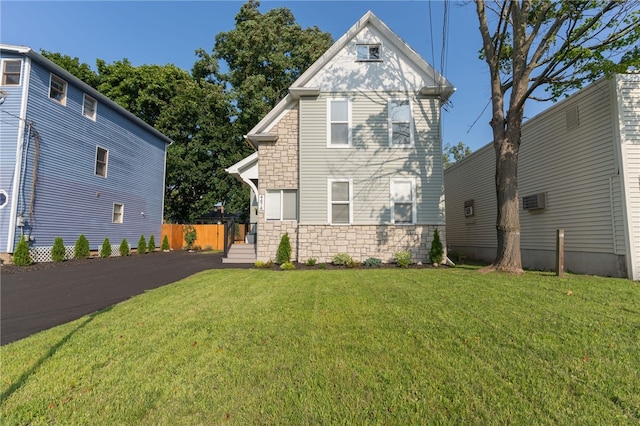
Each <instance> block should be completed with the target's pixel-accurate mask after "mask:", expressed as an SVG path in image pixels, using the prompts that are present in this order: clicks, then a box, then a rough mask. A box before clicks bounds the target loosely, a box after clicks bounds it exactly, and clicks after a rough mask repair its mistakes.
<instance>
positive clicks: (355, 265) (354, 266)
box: [347, 260, 362, 268]
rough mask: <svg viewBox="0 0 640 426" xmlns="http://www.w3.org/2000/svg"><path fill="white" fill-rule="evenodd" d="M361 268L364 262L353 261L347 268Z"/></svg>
mask: <svg viewBox="0 0 640 426" xmlns="http://www.w3.org/2000/svg"><path fill="white" fill-rule="evenodd" d="M360 266H362V262H360V261H357V260H353V261H351V263H347V268H359V267H360Z"/></svg>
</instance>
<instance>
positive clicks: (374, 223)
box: [227, 12, 455, 262]
mask: <svg viewBox="0 0 640 426" xmlns="http://www.w3.org/2000/svg"><path fill="white" fill-rule="evenodd" d="M454 90H455V89H454V87H453V86H452V85H451V83H449V82H448V81H447V80H446V79H445V78H444V77H443V76H442V75H440V74H439V73H438V72H437V71H436V70H435V69H434V68H433V67H432V66H430V65H429V64H428V63H427V62H426V61H425V60H424V59H422V58H421V57H420V56H419V55H418V54H417V53H416V52H415V51H414V50H413V49H412V48H410V47H409V46H408V45H407V44H406V43H405V42H404V41H402V40H401V39H400V38H399V37H398V36H397V35H396V34H394V33H393V32H392V31H391V30H390V29H389V28H388V27H387V26H386V25H385V24H384V23H383V22H382V21H380V19H378V18H377V17H376V16H375V15H374V14H373V13H372V12H368V13H367V14H365V15H364V16H363V17H362V18H361V19H360V20H359V21H358V22H357V23H356V24H355V25H354V26H353V27H351V29H349V31H348V32H347V33H346V34H345V35H343V36H342V37H341V38H340V39H339V40H338V41H337V42H336V43H335V44H334V45H333V46H332V47H331V48H329V50H327V52H326V53H325V54H324V55H322V56H321V57H320V58H319V59H318V60H317V61H316V62H315V63H314V64H313V65H312V66H311V67H310V68H309V69H308V70H307V71H306V72H304V73H303V74H302V75H301V76H300V77H299V78H298V80H296V81H295V82H294V83H293V84H292V86H291V87H290V88H289V93H288V95H287V96H286V97H285V98H284V99H283V100H282V101H281V102H280V103H278V104H277V105H276V106H275V108H273V110H271V111H270V112H269V114H267V115H266V116H265V117H264V118H263V119H262V120H261V121H260V122H259V123H258V124H257V125H256V126H255V127H254V128H253V129H252V130H251V131H250V132H249V134H248V135H246V139H247V140H248V141H249V143H250V144H251V145H252V146H253V147H254V148H255V149H256V152H255V153H253V154H252V155H250V156H249V157H247V158H245V159H244V160H242V161H240V162H239V163H237V164H235V165H233V166H232V167H230V168H228V169H227V171H228V172H229V173H231V174H233V175H234V176H236V177H238V178H239V179H241V180H242V181H243V182H245V183H246V184H247V185H248V186H249V187H250V188H251V190H252V193H253V202H252V207H251V210H252V212H251V213H252V222H254V223H253V227H254V229H255V234H256V236H255V244H256V247H255V250H256V254H257V259H258V260H263V261H268V260H270V259H275V257H276V252H277V248H278V245H279V243H280V240H281V238H282V236H283V235H284V234H285V233H288V234H289V237H290V240H291V245H292V260H294V261H301V262H303V261H306V260H307V259H310V258H313V259H316V260H317V261H319V262H329V261H331V259H332V258H333V256H334V255H335V254H337V253H348V254H350V255H351V256H352V257H353V258H354V259H355V260H360V261H363V260H365V259H367V258H369V257H377V258H380V259H382V260H383V261H384V262H388V261H390V260H391V259H392V257H393V254H394V253H395V252H397V251H400V250H409V251H411V253H412V255H413V259H414V260H415V261H420V262H426V261H427V260H428V252H429V248H430V244H431V240H432V238H433V231H434V229H436V228H437V229H439V232H440V235H441V238H443V239H444V238H445V214H444V185H443V172H442V164H441V159H442V140H441V126H440V114H441V106H442V104H443V103H444V102H446V101H447V99H448V98H449V96H450V95H451V94H452V93H453V92H454Z"/></svg>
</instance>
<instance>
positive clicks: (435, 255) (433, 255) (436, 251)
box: [429, 228, 444, 265]
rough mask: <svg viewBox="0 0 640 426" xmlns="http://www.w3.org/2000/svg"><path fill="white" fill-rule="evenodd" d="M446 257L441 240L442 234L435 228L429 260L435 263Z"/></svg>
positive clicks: (439, 262) (437, 263)
mask: <svg viewBox="0 0 640 426" xmlns="http://www.w3.org/2000/svg"><path fill="white" fill-rule="evenodd" d="M443 257H444V250H443V248H442V242H441V241H440V234H439V233H438V229H437V228H436V229H434V230H433V240H431V250H429V260H430V261H431V263H433V264H434V265H439V264H441V263H442V259H443Z"/></svg>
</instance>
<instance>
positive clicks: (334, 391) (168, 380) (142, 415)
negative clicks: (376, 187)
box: [0, 267, 640, 425]
mask: <svg viewBox="0 0 640 426" xmlns="http://www.w3.org/2000/svg"><path fill="white" fill-rule="evenodd" d="M0 355H1V360H2V367H1V368H2V370H1V388H0V392H2V402H1V403H0V404H1V405H0V412H1V414H0V416H1V417H0V423H1V424H12V425H13V424H30V425H37V424H42V425H44V424H46V425H49V424H65V425H66V424H104V425H113V424H119V425H123V424H148V425H159V424H161V425H195V424H203V425H209V424H238V425H249V424H278V425H299V424H332V425H333V424H358V425H360V424H398V425H407V424H416V425H422V424H456V425H457V424H462V423H470V424H483V425H484V424H527V425H530V424H566V425H569V424H570V425H579V424H584V425H594V424H607V425H613V424H637V423H638V422H640V285H639V284H638V283H637V282H636V283H634V282H631V281H628V280H620V279H606V278H596V277H583V276H572V275H568V276H566V277H564V278H558V277H555V276H554V275H553V274H549V273H539V272H527V273H525V274H524V275H522V276H510V275H505V274H499V273H493V274H480V273H478V272H477V270H474V269H473V268H466V267H458V268H454V269H448V268H439V269H377V270H368V269H349V270H307V271H291V272H282V271H272V270H256V269H251V270H215V271H208V272H204V273H200V274H197V275H195V276H193V277H191V278H189V279H186V280H183V281H180V282H178V283H176V284H172V285H170V286H166V287H163V288H160V289H157V290H154V291H150V292H148V293H146V294H144V295H141V296H138V297H135V298H133V299H131V300H129V301H126V302H124V303H121V304H119V305H116V306H114V307H113V308H109V309H105V310H103V311H101V312H98V313H95V314H93V315H90V316H87V317H84V318H82V319H79V320H77V321H74V322H72V323H69V324H66V325H64V326H60V327H57V328H55V329H52V330H49V331H45V332H42V333H39V334H37V335H35V336H32V337H30V338H27V339H23V340H21V341H18V342H15V343H12V344H9V345H6V346H3V347H2V348H0Z"/></svg>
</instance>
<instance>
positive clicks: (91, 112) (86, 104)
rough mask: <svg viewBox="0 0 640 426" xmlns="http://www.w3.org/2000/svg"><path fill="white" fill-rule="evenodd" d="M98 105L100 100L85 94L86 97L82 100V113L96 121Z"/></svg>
mask: <svg viewBox="0 0 640 426" xmlns="http://www.w3.org/2000/svg"><path fill="white" fill-rule="evenodd" d="M97 107H98V101H96V100H95V99H93V98H92V97H91V96H89V95H87V94H86V93H85V94H84V99H83V102H82V115H84V116H85V117H87V118H90V119H92V120H93V121H96V109H97Z"/></svg>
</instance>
